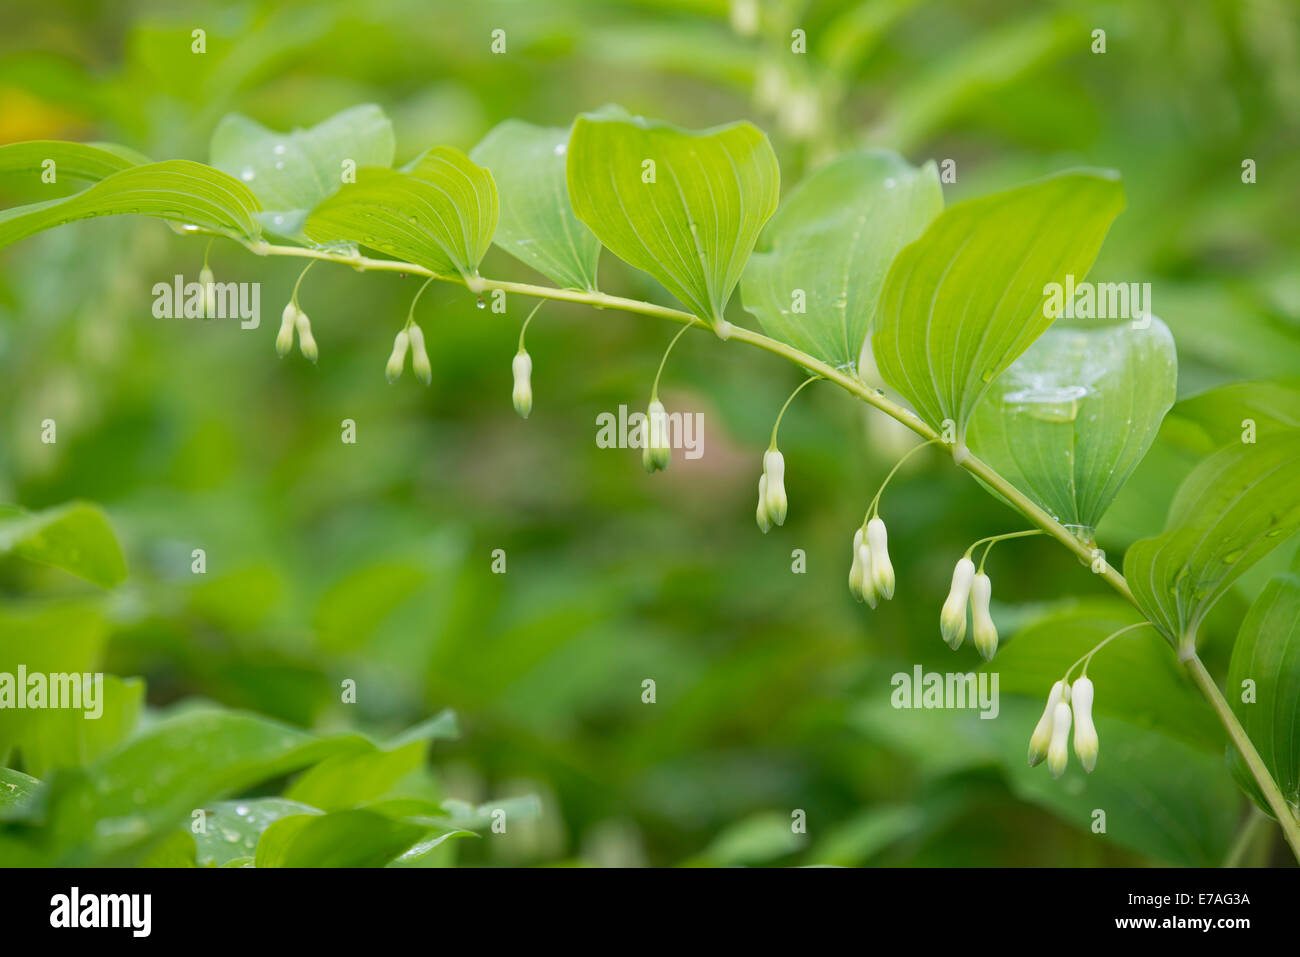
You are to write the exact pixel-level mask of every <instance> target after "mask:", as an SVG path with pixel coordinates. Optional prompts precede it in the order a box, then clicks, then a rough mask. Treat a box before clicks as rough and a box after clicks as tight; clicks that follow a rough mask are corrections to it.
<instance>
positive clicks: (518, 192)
mask: <svg viewBox="0 0 1300 957" xmlns="http://www.w3.org/2000/svg"><path fill="white" fill-rule="evenodd" d="M568 143H569V130H567V129H564V128H563V127H546V126H534V125H532V124H531V123H525V122H523V121H522V120H506V121H505V122H503V123H498V124H497V125H496V126H494V127H493V128H492V129H491V131H489V133H488V135H487V136H485V137H483V139H482V141H481V142H480V143H479V144H478V145H477V146H475V147H474V149H472V150H470V154H469V155H470V158H471V159H473V160H474V162H476V163H478V164H479V165H480V166H485V167H487V168H488V169H489V170H491V171H492V177H493V179H495V180H496V184H497V189H498V190H499V191H500V193H501V222H500V223H499V224H498V225H497V231H496V236H495V237H494V240H493V241H494V242H495V243H496V244H497V245H498V246H500V247H501V248H502V249H504V250H505V251H506V252H508V253H510V255H512V256H514V257H515V258H516V259H518V260H519V261H520V262H522V263H525V264H526V265H529V266H532V267H533V268H534V269H536V270H537V271H538V272H540V273H541V274H542V275H544V276H546V277H547V278H549V279H551V280H552V281H554V282H555V283H557V284H558V285H560V286H563V287H565V288H567V289H586V290H591V291H594V290H595V288H596V266H597V263H598V262H599V260H600V242H599V241H598V240H597V239H596V237H595V236H594V235H592V232H591V230H590V229H588V228H587V227H586V226H584V225H583V224H582V223H580V222H578V219H577V217H575V216H574V215H573V207H572V206H571V205H570V203H569V187H568V183H567V182H566V181H565V172H564V171H565V158H566V153H567V152H568Z"/></svg>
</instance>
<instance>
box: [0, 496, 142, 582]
mask: <svg viewBox="0 0 1300 957" xmlns="http://www.w3.org/2000/svg"><path fill="white" fill-rule="evenodd" d="M5 554H14V555H16V556H18V557H19V558H23V559H25V560H27V561H31V562H38V563H39V564H42V565H52V566H54V567H55V568H61V569H63V570H64V571H67V572H71V573H72V574H73V575H76V576H77V577H79V578H84V579H86V580H87V581H89V582H93V583H94V584H96V585H100V586H102V587H104V588H109V587H112V586H113V585H116V584H117V583H118V582H120V581H122V579H124V578H125V577H126V561H125V559H124V558H123V557H122V549H121V546H120V545H118V542H117V536H116V535H114V533H113V529H112V526H110V525H109V523H108V519H107V518H106V517H105V516H104V513H103V512H102V511H101V510H100V509H98V508H97V507H95V506H94V505H88V504H85V503H83V502H73V503H70V504H68V505H60V506H57V507H55V508H49V509H45V510H43V511H40V512H24V511H21V510H19V509H9V508H5V509H3V510H0V555H5Z"/></svg>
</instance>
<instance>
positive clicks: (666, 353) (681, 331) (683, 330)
mask: <svg viewBox="0 0 1300 957" xmlns="http://www.w3.org/2000/svg"><path fill="white" fill-rule="evenodd" d="M695 321H696V320H695V319H694V317H692V319H691V321H690V322H688V323H687V324H686V325H684V326H682V328H680V329H678V330H677V335H675V336H673V341H672V342H670V343H668V348H667V349H665V350H664V357H663V358H662V359H660V360H659V371H658V372H656V373H655V384H654V386H653V387H652V388H651V389H650V401H651V402H654V401H655V400H656V399H658V398H659V379H660V377H661V376H662V375H663V374H664V366H665V365H667V364H668V356H669V354H670V353H671V352H672V351H673V346H675V345H677V340H678V339H680V338H681V337H682V336H683V335H684V334H685V333H686V330H687V329H689V328H690V327H691V326H692V325H694V323H695Z"/></svg>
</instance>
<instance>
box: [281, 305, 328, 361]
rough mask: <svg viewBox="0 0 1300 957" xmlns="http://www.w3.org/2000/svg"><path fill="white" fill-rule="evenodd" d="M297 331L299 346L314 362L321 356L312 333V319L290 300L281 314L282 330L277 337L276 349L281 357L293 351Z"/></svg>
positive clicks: (308, 358)
mask: <svg viewBox="0 0 1300 957" xmlns="http://www.w3.org/2000/svg"><path fill="white" fill-rule="evenodd" d="M295 332H297V334H298V348H299V350H301V352H302V354H303V357H304V358H306V359H307V360H308V361H309V362H311V363H313V364H314V363H315V362H316V360H317V359H318V358H319V357H320V350H318V349H317V348H316V339H315V337H313V336H312V334H311V320H310V319H308V318H307V313H305V312H303V311H302V310H301V309H299V308H298V306H297V304H296V303H293V302H290V303H289V304H288V305H287V306H285V307H284V313H283V314H282V315H281V316H280V331H279V333H278V334H277V335H276V337H275V351H276V352H277V353H278V354H279V356H280V358H281V359H283V358H284V357H285V356H287V355H288V354H289V353H290V352H292V351H293V336H294V333H295Z"/></svg>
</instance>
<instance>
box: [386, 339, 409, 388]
mask: <svg viewBox="0 0 1300 957" xmlns="http://www.w3.org/2000/svg"><path fill="white" fill-rule="evenodd" d="M410 343H411V337H410V336H408V335H407V334H406V330H405V329H403V330H402V331H401V332H399V333H398V334H397V335H396V336H394V337H393V354H392V355H390V356H389V357H388V365H387V366H386V367H385V368H384V378H385V379H387V380H388V381H389V383H393V382H396V381H397V380H398V379H400V378H401V377H402V369H403V368H405V366H406V347H407V346H408V345H410Z"/></svg>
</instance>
